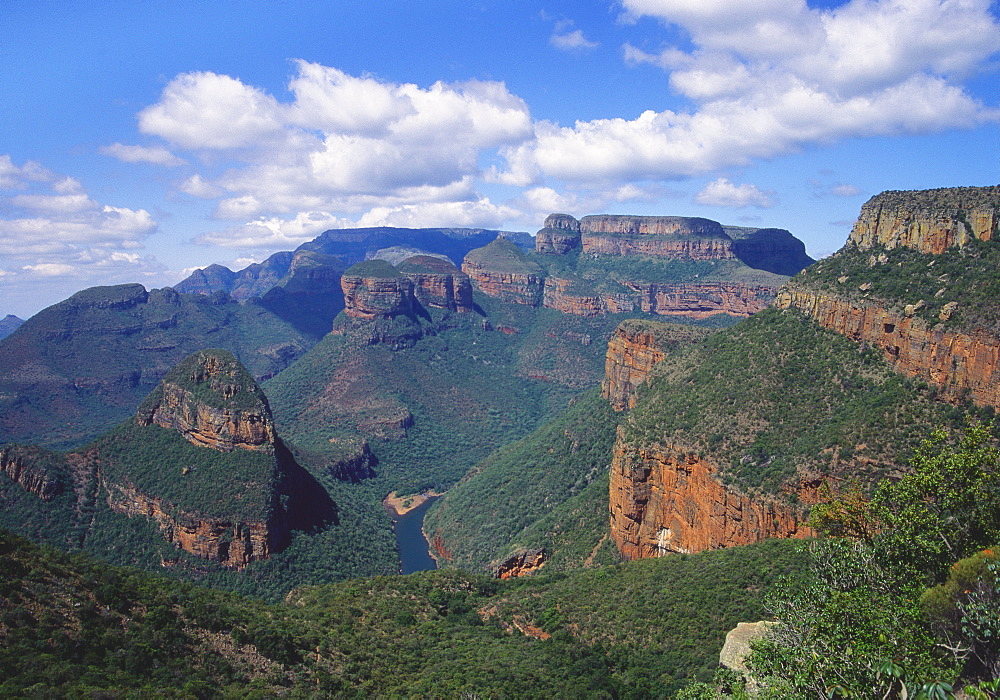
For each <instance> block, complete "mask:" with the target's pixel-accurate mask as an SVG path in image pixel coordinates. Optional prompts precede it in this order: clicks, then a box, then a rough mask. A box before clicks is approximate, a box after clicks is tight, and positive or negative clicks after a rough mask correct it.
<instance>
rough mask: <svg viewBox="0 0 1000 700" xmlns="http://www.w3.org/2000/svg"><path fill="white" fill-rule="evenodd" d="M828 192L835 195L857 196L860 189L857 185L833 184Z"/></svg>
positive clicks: (860, 192)
mask: <svg viewBox="0 0 1000 700" xmlns="http://www.w3.org/2000/svg"><path fill="white" fill-rule="evenodd" d="M830 193H831V194H833V195H835V196H837V197H857V196H858V195H859V194H862V191H861V188H860V187H858V186H857V185H846V184H840V185H834V186H833V187H832V188H831V189H830Z"/></svg>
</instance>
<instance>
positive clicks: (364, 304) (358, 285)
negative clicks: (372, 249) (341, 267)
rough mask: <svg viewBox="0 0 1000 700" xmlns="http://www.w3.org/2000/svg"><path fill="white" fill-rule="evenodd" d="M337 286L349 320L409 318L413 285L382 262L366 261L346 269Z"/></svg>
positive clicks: (414, 298)
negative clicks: (342, 294) (341, 291)
mask: <svg viewBox="0 0 1000 700" xmlns="http://www.w3.org/2000/svg"><path fill="white" fill-rule="evenodd" d="M340 285H341V289H343V292H344V313H345V314H347V315H348V316H350V317H351V318H359V319H365V320H374V319H379V318H392V317H393V316H401V315H402V316H410V315H412V314H413V311H414V303H415V301H416V297H414V294H413V282H412V281H411V280H410V279H409V278H407V277H404V276H403V275H402V274H401V273H400V272H399V270H397V269H396V268H394V267H393V266H392V265H390V264H389V263H387V262H386V261H384V260H367V261H365V262H363V263H358V264H357V265H354V266H352V267H350V268H348V270H347V271H346V272H344V275H343V277H341V279H340Z"/></svg>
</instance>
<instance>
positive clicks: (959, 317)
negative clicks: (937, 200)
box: [788, 239, 1000, 333]
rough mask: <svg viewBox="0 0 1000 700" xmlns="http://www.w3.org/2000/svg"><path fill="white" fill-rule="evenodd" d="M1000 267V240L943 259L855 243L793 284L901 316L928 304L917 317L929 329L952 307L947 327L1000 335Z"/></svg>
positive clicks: (973, 244) (958, 249)
mask: <svg viewBox="0 0 1000 700" xmlns="http://www.w3.org/2000/svg"><path fill="white" fill-rule="evenodd" d="M998 267H1000V240H992V241H980V240H978V239H974V240H972V241H970V242H969V243H967V244H966V245H964V246H961V247H958V246H955V247H952V248H949V249H948V250H946V251H945V252H943V253H940V254H938V255H930V254H926V253H920V252H918V251H915V250H912V249H910V248H902V247H900V248H893V249H885V248H872V249H871V250H860V249H858V248H857V247H856V246H853V245H850V244H849V245H846V246H844V248H842V249H841V250H840V252H838V253H837V254H835V255H832V256H830V257H828V258H824V259H823V260H821V261H819V262H818V263H816V264H815V265H813V266H812V267H810V268H809V269H808V271H806V272H805V273H803V274H802V275H800V276H799V277H796V278H795V279H794V280H792V281H791V282H789V285H788V286H789V288H790V289H792V290H797V289H804V290H809V291H817V292H825V293H827V294H834V295H836V296H838V297H841V298H844V299H847V300H850V301H853V302H856V303H865V302H868V303H873V304H877V305H879V306H884V307H886V308H888V309H890V310H893V311H896V312H897V313H902V312H903V309H904V307H905V306H906V305H908V304H910V305H916V304H917V303H918V302H921V301H922V302H923V307H922V308H920V309H918V310H916V312H915V314H914V315H915V316H916V317H917V318H920V319H923V320H924V321H926V322H927V323H928V325H934V324H937V323H939V322H940V319H939V316H940V314H941V312H942V310H943V309H944V307H945V305H947V304H952V305H953V307H954V310H953V312H952V314H951V317H950V318H949V319H948V320H947V321H946V322H945V323H944V327H946V328H949V329H961V330H966V331H970V330H975V329H977V328H982V329H985V330H987V331H991V332H994V333H996V332H998V331H1000V305H998V304H997V303H996V300H997V299H998V298H1000V277H998V275H997V274H996V271H997V269H998ZM841 280H843V281H842V282H841ZM862 286H864V287H865V289H861V287H862Z"/></svg>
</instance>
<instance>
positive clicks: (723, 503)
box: [610, 440, 809, 559]
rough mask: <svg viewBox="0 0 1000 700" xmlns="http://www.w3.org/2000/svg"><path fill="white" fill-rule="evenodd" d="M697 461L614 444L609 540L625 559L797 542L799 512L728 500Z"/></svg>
mask: <svg viewBox="0 0 1000 700" xmlns="http://www.w3.org/2000/svg"><path fill="white" fill-rule="evenodd" d="M716 471H717V470H716V469H715V468H714V467H713V466H712V465H711V464H709V463H708V462H706V461H704V460H702V459H700V458H699V457H698V456H697V455H696V454H694V453H691V452H688V451H684V450H678V449H676V448H675V447H674V446H671V445H661V444H649V445H643V446H639V447H633V446H630V445H626V444H623V442H622V441H621V440H619V442H618V443H617V444H616V445H615V452H614V459H613V461H612V463H611V490H610V501H611V502H610V507H611V536H612V537H613V538H614V541H615V543H616V544H617V545H618V549H619V551H620V552H621V554H622V556H623V557H625V558H626V559H642V558H646V557H658V556H663V555H665V554H667V553H670V552H686V553H690V552H702V551H705V550H709V549H718V548H720V547H732V546H734V545H742V544H751V543H753V542H759V541H762V540H765V539H768V538H771V537H803V536H806V535H807V534H809V533H808V531H807V529H806V528H804V527H803V526H802V525H800V519H801V516H802V514H801V512H799V511H798V510H797V509H794V508H791V507H789V506H787V505H783V504H779V503H777V502H776V501H763V500H759V499H750V498H749V497H747V496H745V495H742V494H739V493H735V492H733V491H731V490H729V489H727V488H726V487H725V486H724V485H723V484H722V483H721V482H719V481H718V479H717V478H716V476H715V474H716Z"/></svg>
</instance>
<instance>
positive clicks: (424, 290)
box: [399, 255, 473, 313]
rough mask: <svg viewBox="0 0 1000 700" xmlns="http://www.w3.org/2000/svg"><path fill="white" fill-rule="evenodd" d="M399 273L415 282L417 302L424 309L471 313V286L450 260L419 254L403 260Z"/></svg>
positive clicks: (414, 290) (467, 277)
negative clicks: (432, 308) (431, 308)
mask: <svg viewBox="0 0 1000 700" xmlns="http://www.w3.org/2000/svg"><path fill="white" fill-rule="evenodd" d="M399 269H400V271H401V272H402V273H403V274H404V275H405V276H406V278H407V279H409V280H410V281H411V282H412V283H413V294H414V297H415V298H416V300H417V301H418V302H419V303H421V304H423V305H424V306H425V307H434V308H438V309H448V310H449V311H458V312H459V313H466V312H469V311H472V309H473V301H472V283H471V281H470V280H469V276H468V275H467V274H465V273H464V272H461V271H460V270H459V269H458V268H457V267H455V266H454V265H453V264H452V263H451V262H450V261H448V260H441V259H440V258H435V257H431V256H427V255H416V256H413V257H411V258H407V259H406V260H404V261H403V262H402V263H401V264H400V266H399Z"/></svg>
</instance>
